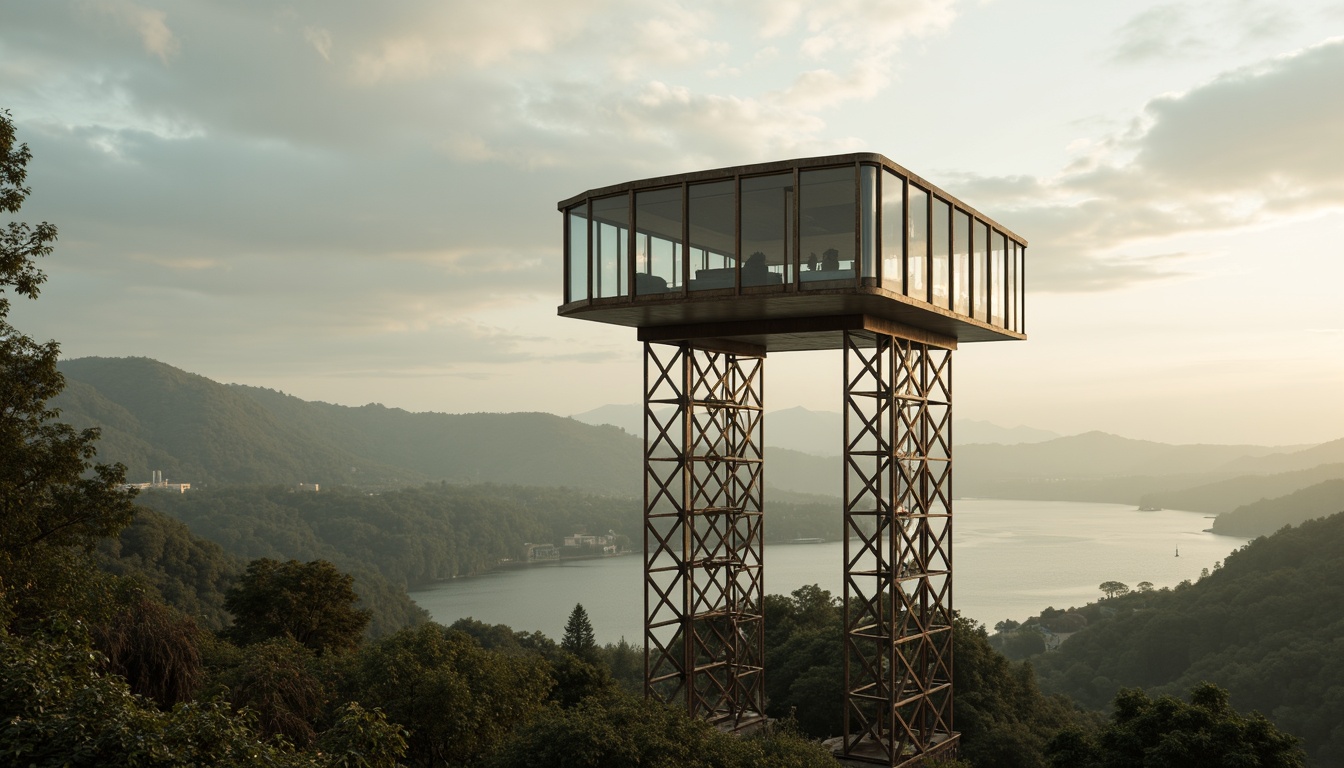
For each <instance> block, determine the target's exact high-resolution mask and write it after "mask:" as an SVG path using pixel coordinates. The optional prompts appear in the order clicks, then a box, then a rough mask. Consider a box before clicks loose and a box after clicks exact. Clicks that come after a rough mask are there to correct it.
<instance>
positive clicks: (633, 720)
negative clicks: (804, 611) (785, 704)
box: [489, 696, 836, 768]
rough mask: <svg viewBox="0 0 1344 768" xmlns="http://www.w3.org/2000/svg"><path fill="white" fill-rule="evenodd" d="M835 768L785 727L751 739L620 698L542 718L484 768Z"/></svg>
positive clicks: (681, 712) (522, 730) (817, 749)
mask: <svg viewBox="0 0 1344 768" xmlns="http://www.w3.org/2000/svg"><path fill="white" fill-rule="evenodd" d="M835 764H836V763H835V758H833V757H831V755H830V753H829V752H828V751H827V750H826V749H825V748H824V747H822V746H821V745H820V744H817V743H816V742H811V741H808V740H806V739H804V738H801V737H800V736H798V735H797V734H796V733H791V732H789V731H788V730H787V729H777V728H774V727H767V728H766V729H764V731H763V732H762V733H758V734H754V735H752V736H745V737H736V736H731V735H729V734H726V733H721V732H719V731H718V730H717V729H715V728H714V727H713V726H712V725H710V724H709V723H706V722H705V721H703V720H700V719H695V718H691V717H689V716H687V714H686V712H685V710H678V709H676V708H673V707H668V706H665V705H663V704H660V703H658V702H656V701H651V700H644V699H637V698H634V697H626V696H618V697H614V698H611V699H608V700H600V699H588V700H587V701H585V702H583V703H582V704H580V705H579V706H577V707H574V708H572V709H552V710H550V711H548V712H545V713H543V714H542V715H541V716H540V717H538V718H536V719H535V720H533V721H532V722H530V723H527V724H525V725H523V726H522V727H520V728H518V729H517V730H515V731H514V733H513V734H512V735H511V736H510V737H509V739H508V740H507V741H506V742H505V743H504V744H503V745H502V746H501V748H500V749H499V750H498V751H497V752H496V753H495V754H494V756H493V757H492V759H491V760H490V763H489V765H491V766H492V768H523V767H524V766H527V767H528V768H530V767H531V766H537V765H545V766H555V767H556V768H589V767H590V766H602V768H639V767H640V766H697V767H703V766H717V767H719V768H749V767H751V768H754V767H755V766H767V765H768V766H794V767H795V768H813V767H814V766H815V767H816V768H822V767H823V766H834V765H835Z"/></svg>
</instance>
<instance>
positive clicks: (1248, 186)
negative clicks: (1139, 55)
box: [966, 39, 1344, 291]
mask: <svg viewBox="0 0 1344 768" xmlns="http://www.w3.org/2000/svg"><path fill="white" fill-rule="evenodd" d="M1341 75H1344V39H1334V40H1330V41H1326V42H1324V43H1321V44H1319V45H1316V46H1313V47H1311V48H1308V49H1306V50H1303V51H1298V52H1295V53H1293V54H1291V55H1288V56H1284V57H1281V58H1276V59H1273V60H1270V61H1265V62H1259V63H1257V64H1255V65H1252V66H1249V67H1245V68H1242V69H1238V70H1235V71H1232V72H1228V73H1225V74H1223V75H1220V76H1218V77H1217V78H1215V79H1214V80H1212V81H1211V82H1208V83H1206V84H1203V85H1201V86H1199V87H1197V88H1194V89H1192V90H1190V91H1188V92H1185V93H1181V94H1175V95H1169V96H1162V97H1159V98H1157V99H1154V100H1153V101H1151V102H1149V104H1148V106H1147V108H1146V109H1145V111H1144V114H1143V115H1142V116H1141V117H1139V118H1138V119H1136V120H1135V123H1134V127H1133V128H1132V129H1131V130H1130V131H1128V132H1126V133H1125V134H1122V135H1119V136H1113V137H1111V138H1110V139H1108V140H1107V141H1105V142H1104V143H1102V144H1101V145H1100V146H1098V147H1097V148H1096V149H1094V150H1093V151H1092V152H1090V153H1089V154H1087V155H1085V156H1083V157H1080V158H1078V160H1077V161H1076V162H1075V163H1074V165H1073V166H1071V167H1069V168H1066V169H1065V170H1064V171H1063V172H1062V173H1060V174H1058V175H1055V176H1052V177H1045V178H1030V177H1019V178H968V179H967V180H966V182H967V186H968V188H969V189H971V190H972V194H973V196H974V198H975V199H977V200H986V201H988V202H986V203H984V204H985V205H987V206H989V207H990V208H991V209H993V210H1009V211H1012V213H1011V216H1009V215H1008V214H1005V219H1007V220H1012V221H1015V222H1022V223H1020V224H1018V226H1019V227H1020V228H1021V229H1022V230H1023V231H1028V232H1032V233H1033V239H1034V240H1035V241H1036V242H1039V243H1041V247H1039V248H1034V249H1033V252H1032V256H1033V286H1034V287H1036V288H1041V289H1046V290H1058V291H1069V290H1105V289H1113V288H1117V287H1119V286H1121V285H1124V284H1127V283H1131V282H1135V281H1142V280H1150V279H1156V278H1162V277H1170V276H1173V275H1176V274H1180V273H1181V270H1182V267H1181V263H1180V262H1181V260H1182V258H1183V257H1185V256H1186V255H1187V254H1183V253H1170V252H1168V253H1151V252H1148V251H1146V250H1143V251H1139V252H1137V253H1127V250H1128V249H1129V248H1130V247H1131V246H1133V245H1134V244H1136V243H1142V242H1145V241H1154V240H1159V239H1161V238H1164V237H1168V236H1171V235H1175V234H1180V233H1189V232H1192V231H1199V230H1226V229H1230V228H1238V227H1245V226H1251V225H1258V224H1262V223H1264V222H1265V221H1267V220H1272V219H1275V218H1279V217H1284V216H1291V215H1303V214H1309V213H1316V212H1319V211H1322V210H1328V209H1339V208H1344V153H1341V152H1339V150H1338V142H1339V137H1340V136H1344V100H1341V99H1331V98H1322V94H1325V93H1329V92H1330V91H1331V90H1332V89H1334V88H1337V87H1338V86H1337V84H1338V82H1339V78H1340V77H1341Z"/></svg>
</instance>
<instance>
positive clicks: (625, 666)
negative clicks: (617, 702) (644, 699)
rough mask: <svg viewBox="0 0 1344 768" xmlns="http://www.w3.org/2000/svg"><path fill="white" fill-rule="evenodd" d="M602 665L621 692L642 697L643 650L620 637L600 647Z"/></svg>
mask: <svg viewBox="0 0 1344 768" xmlns="http://www.w3.org/2000/svg"><path fill="white" fill-rule="evenodd" d="M601 656H602V663H603V664H604V665H605V666H606V668H607V669H608V670H610V671H611V677H612V679H613V680H614V681H615V683H616V685H618V686H619V687H620V689H621V690H622V691H624V692H625V693H627V694H629V695H631V696H643V695H644V649H643V648H642V647H636V646H635V645H633V644H631V643H629V642H627V641H626V639H625V638H624V637H622V638H621V639H620V640H619V641H617V642H614V643H607V644H606V645H604V646H602V653H601Z"/></svg>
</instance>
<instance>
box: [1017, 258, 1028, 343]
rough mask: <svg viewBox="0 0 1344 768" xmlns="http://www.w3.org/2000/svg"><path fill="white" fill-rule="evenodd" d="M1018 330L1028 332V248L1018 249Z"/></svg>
mask: <svg viewBox="0 0 1344 768" xmlns="http://www.w3.org/2000/svg"><path fill="white" fill-rule="evenodd" d="M1017 330H1018V332H1019V333H1026V332H1027V247H1026V246H1025V245H1019V246H1018V247H1017Z"/></svg>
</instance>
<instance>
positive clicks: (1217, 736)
mask: <svg viewBox="0 0 1344 768" xmlns="http://www.w3.org/2000/svg"><path fill="white" fill-rule="evenodd" d="M1047 752H1048V753H1049V754H1050V760H1051V765H1053V766H1056V768H1064V767H1065V766H1067V767H1068V768H1122V767H1123V768H1177V766H1196V767H1198V766H1232V765H1236V766H1247V767H1248V768H1301V766H1302V765H1304V764H1305V760H1304V757H1303V754H1302V750H1301V748H1300V747H1298V745H1297V739H1296V738H1294V737H1293V736H1290V735H1288V734H1286V733H1283V732H1281V731H1279V730H1278V729H1277V728H1275V727H1274V725H1273V724H1272V723H1270V722H1269V721H1268V720H1266V719H1265V718H1264V717H1263V716H1261V715H1260V714H1259V713H1252V714H1251V715H1249V716H1243V715H1241V714H1239V713H1238V712H1237V711H1236V710H1234V709H1232V707H1231V706H1230V705H1229V704H1228V697H1227V691H1224V690H1223V689H1221V688H1219V687H1218V686H1216V685H1213V684H1212V683H1202V684H1200V685H1197V686H1195V687H1194V689H1192V690H1191V691H1190V702H1189V703H1188V704H1187V703H1186V702H1184V701H1181V700H1180V699H1178V698H1176V697H1174V696H1162V697H1159V698H1156V699H1152V698H1149V697H1148V694H1146V693H1144V692H1143V691H1141V690H1139V689H1136V688H1129V689H1125V690H1122V691H1120V693H1119V694H1118V695H1117V696H1116V697H1115V711H1114V713H1113V714H1112V715H1111V720H1110V722H1109V723H1107V724H1106V726H1105V727H1104V728H1102V729H1101V731H1100V733H1098V734H1096V735H1095V736H1092V735H1090V734H1086V733H1083V732H1081V731H1078V730H1067V731H1064V732H1063V733H1061V734H1060V735H1059V736H1057V737H1056V738H1054V739H1053V740H1051V742H1050V745H1049V747H1048V748H1047Z"/></svg>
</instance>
